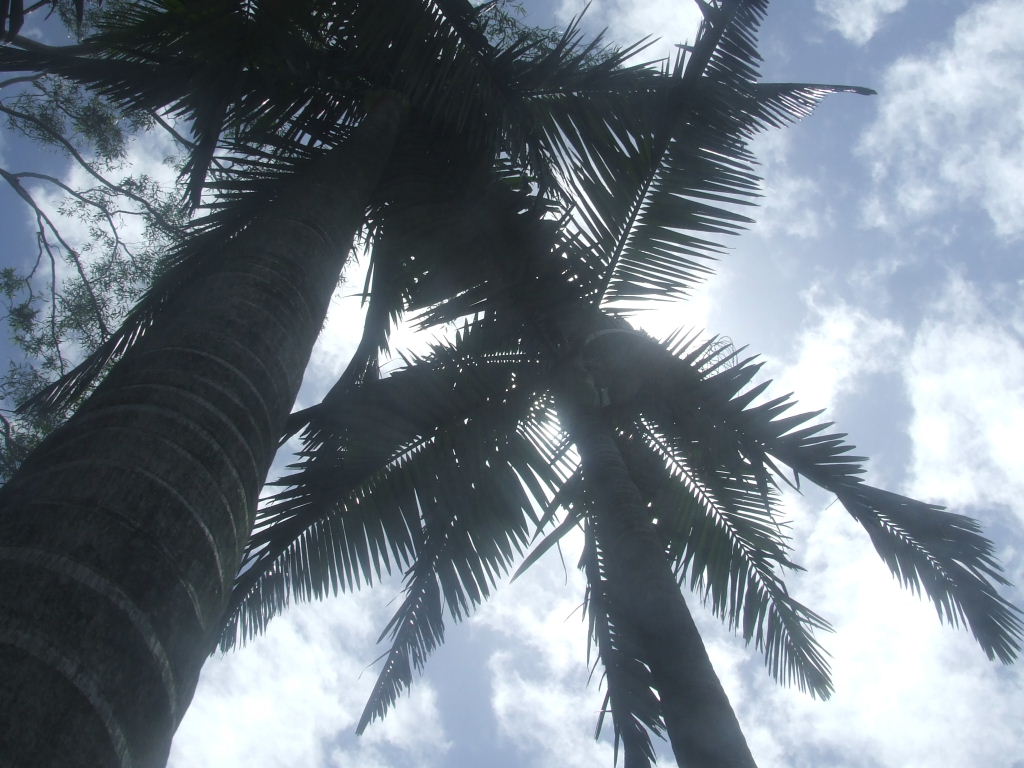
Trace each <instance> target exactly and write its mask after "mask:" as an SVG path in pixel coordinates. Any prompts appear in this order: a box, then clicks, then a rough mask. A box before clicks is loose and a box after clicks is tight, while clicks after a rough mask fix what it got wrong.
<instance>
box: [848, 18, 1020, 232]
mask: <svg viewBox="0 0 1024 768" xmlns="http://www.w3.org/2000/svg"><path fill="white" fill-rule="evenodd" d="M1022 37H1024V2H1021V0H990V1H989V2H986V3H982V4H979V5H976V6H975V7H973V8H971V9H970V10H969V11H967V12H966V13H964V14H963V15H962V16H961V17H960V18H959V19H958V20H957V22H956V25H955V28H954V30H953V33H952V36H951V39H950V40H949V41H948V42H945V43H943V44H942V45H941V46H937V47H935V48H933V49H932V50H931V51H929V53H927V54H925V55H918V56H908V57H905V58H902V59H900V60H898V61H897V62H896V63H895V64H893V65H892V66H890V67H889V69H888V71H887V72H886V75H885V78H884V81H883V84H882V86H881V87H880V88H879V93H880V96H879V97H878V98H879V102H878V103H879V106H880V111H879V114H878V117H877V119H876V120H875V121H874V123H873V124H872V125H871V126H870V127H869V128H868V129H867V131H866V132H865V133H864V135H863V136H862V137H861V140H860V143H859V146H858V153H859V154H860V155H861V156H862V157H863V158H864V159H865V160H866V161H867V162H868V163H869V164H870V165H871V168H872V174H873V178H874V186H875V189H874V193H873V194H872V195H871V197H870V198H869V199H868V201H867V203H866V205H865V209H864V215H865V218H866V220H867V221H868V223H869V224H871V225H873V226H879V227H883V228H892V229H896V228H899V227H901V226H903V225H904V224H906V223H913V222H920V221H922V220H924V219H926V218H927V217H930V216H934V215H937V214H940V213H943V212H947V211H950V212H955V211H956V209H958V208H960V207H962V206H964V205H967V206H969V208H975V209H980V210H982V211H984V213H985V214H987V216H988V217H989V219H990V220H991V222H992V226H993V227H994V229H995V231H996V233H997V234H998V235H1000V236H1001V237H1004V238H1017V237H1020V236H1021V235H1022V234H1024V181H1022V179H1024V57H1022V56H1021V55H1020V40H1021V38H1022Z"/></svg>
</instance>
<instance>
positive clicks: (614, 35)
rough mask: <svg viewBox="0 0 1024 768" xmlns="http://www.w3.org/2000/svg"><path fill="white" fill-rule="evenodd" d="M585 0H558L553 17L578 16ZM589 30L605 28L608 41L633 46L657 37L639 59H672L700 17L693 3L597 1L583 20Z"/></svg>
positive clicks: (564, 20) (694, 31)
mask: <svg viewBox="0 0 1024 768" xmlns="http://www.w3.org/2000/svg"><path fill="white" fill-rule="evenodd" d="M585 6H586V3H585V2H584V0H561V2H560V4H559V6H558V8H557V9H556V11H555V17H556V18H557V19H558V21H559V22H561V23H563V24H564V23H567V22H568V21H569V19H571V18H573V17H575V16H577V15H578V14H579V13H580V12H581V11H582V10H583V9H584V7H585ZM584 19H585V20H586V21H587V23H588V24H589V25H590V27H591V28H596V29H602V28H607V29H608V36H609V39H611V40H615V41H617V42H619V43H632V42H636V41H638V40H640V39H642V38H645V37H647V36H649V35H653V36H655V37H657V38H659V40H658V42H657V43H655V44H654V45H652V46H651V47H650V48H648V49H647V50H646V51H645V52H644V53H643V54H642V55H641V56H640V58H641V59H643V60H652V59H656V58H659V57H666V56H667V57H674V56H675V54H676V50H677V49H676V47H675V46H676V44H677V43H679V44H681V43H692V42H693V41H694V38H695V37H696V34H697V25H698V23H699V22H700V19H701V14H700V10H699V9H698V8H697V6H696V4H695V3H693V2H680V1H679V0H596V1H595V2H592V3H591V4H590V7H589V9H588V10H587V14H586V16H585V17H584Z"/></svg>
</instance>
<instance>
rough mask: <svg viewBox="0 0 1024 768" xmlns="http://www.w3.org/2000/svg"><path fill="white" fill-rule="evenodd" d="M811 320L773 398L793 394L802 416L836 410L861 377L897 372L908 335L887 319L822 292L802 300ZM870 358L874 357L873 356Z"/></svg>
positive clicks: (814, 291)
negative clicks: (904, 335)
mask: <svg viewBox="0 0 1024 768" xmlns="http://www.w3.org/2000/svg"><path fill="white" fill-rule="evenodd" d="M803 299H804V301H805V303H806V304H807V307H808V312H809V315H810V318H809V319H808V320H806V321H805V323H804V328H805V329H804V330H803V331H802V332H801V333H800V334H799V336H798V337H797V341H796V344H795V345H794V347H795V350H796V352H795V357H794V359H793V360H792V362H789V363H788V364H787V365H786V366H785V367H784V368H783V369H782V370H781V372H780V373H778V374H777V375H776V376H775V380H776V382H775V384H774V385H773V387H772V392H775V393H779V394H781V393H785V392H793V393H794V394H795V395H796V398H797V400H798V402H799V403H800V406H801V408H800V410H801V411H804V410H809V409H811V408H833V407H835V405H836V402H837V400H838V398H839V397H840V396H841V395H843V394H846V393H849V392H851V391H853V390H855V389H856V387H857V386H858V384H859V379H860V377H863V376H866V375H870V374H873V373H879V372H883V371H888V370H895V369H896V368H897V367H898V366H899V365H900V363H901V362H902V358H901V357H900V356H899V346H900V343H901V339H902V336H903V332H902V330H901V329H900V327H899V326H898V325H896V324H895V323H893V322H892V321H890V320H887V319H885V318H880V317H877V316H874V315H871V314H869V313H867V312H866V311H865V310H863V309H860V308H858V307H854V306H851V305H849V304H846V303H844V302H842V301H839V300H836V299H829V298H828V297H827V296H825V294H824V292H823V290H822V289H821V288H819V287H813V288H812V289H811V290H810V291H808V292H806V293H805V294H804V295H803ZM868 352H869V353H868Z"/></svg>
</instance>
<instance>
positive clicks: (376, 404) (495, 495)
mask: <svg viewBox="0 0 1024 768" xmlns="http://www.w3.org/2000/svg"><path fill="white" fill-rule="evenodd" d="M532 367H533V363H532V362H530V361H529V360H524V359H523V358H522V356H521V355H520V354H519V353H517V352H516V351H515V350H510V351H508V352H507V353H506V354H503V355H492V356H491V357H489V358H485V357H484V356H482V355H481V356H476V357H474V358H473V359H467V358H465V357H464V354H463V352H461V351H459V348H458V344H457V343H456V345H454V346H452V347H446V346H445V347H438V348H436V349H435V350H434V353H433V354H432V355H431V356H429V357H428V358H426V359H424V360H421V361H413V363H412V364H411V365H410V367H409V368H408V369H405V370H402V371H399V372H397V373H395V374H393V375H391V376H389V377H387V378H384V379H380V380H372V381H366V382H364V383H363V384H361V385H360V386H359V387H357V388H355V389H354V391H352V392H351V393H350V396H349V397H348V398H346V399H345V401H343V402H340V403H337V404H334V405H333V406H332V408H331V409H330V411H331V412H330V413H325V412H320V413H317V420H316V421H314V422H313V423H312V424H311V429H314V430H316V431H317V433H318V435H319V444H318V445H311V446H309V447H307V449H306V450H304V451H303V454H302V459H301V461H300V462H299V463H298V464H297V465H295V467H294V468H295V469H296V471H295V472H293V473H292V474H290V475H286V476H285V477H284V478H282V479H281V480H279V481H277V482H276V483H275V485H278V486H281V487H283V490H282V491H280V492H279V493H277V494H275V495H274V496H272V497H270V498H269V499H268V503H267V504H266V505H265V506H264V507H263V508H261V509H260V511H259V512H258V515H257V522H256V528H255V531H254V533H253V535H252V537H251V539H250V542H249V544H248V546H247V553H248V554H247V556H246V559H245V566H244V568H243V571H242V572H241V573H240V575H239V577H238V579H237V581H236V585H235V590H234V593H233V598H232V602H231V607H230V609H229V614H228V615H229V628H228V631H227V632H226V633H225V636H224V638H223V639H222V644H225V645H231V644H233V643H235V642H237V641H238V640H244V639H248V637H250V636H251V635H252V634H254V633H258V632H260V631H262V629H263V628H264V627H265V625H266V621H267V620H269V618H270V617H271V616H273V615H275V614H276V613H277V612H279V611H280V610H281V609H282V608H283V607H284V606H285V605H286V604H287V603H288V602H289V601H290V600H291V599H300V600H305V599H311V598H312V597H313V596H319V595H321V594H325V593H327V592H329V591H332V590H333V591H336V590H338V589H351V588H354V587H357V586H358V585H359V584H360V583H361V581H363V580H372V579H373V578H374V577H376V578H379V577H380V574H381V572H382V571H390V569H391V568H392V567H393V565H397V564H400V565H403V567H404V566H405V565H408V564H409V563H411V562H412V561H413V559H414V558H415V557H419V556H420V550H421V545H422V541H421V540H420V539H418V538H417V537H418V535H419V534H418V530H419V522H418V520H419V516H420V514H421V512H422V510H423V509H425V508H426V507H427V506H430V505H432V504H441V503H442V501H443V503H444V504H451V505H454V506H452V507H451V509H452V510H455V511H459V510H463V508H464V505H465V504H467V503H469V502H470V501H471V502H472V503H473V504H474V505H476V506H475V507H474V510H466V511H464V512H459V514H463V515H464V518H463V519H464V520H465V521H471V520H473V519H476V518H475V516H476V515H484V517H481V518H480V519H481V520H485V521H486V520H487V519H489V518H486V515H485V513H484V512H481V511H480V510H481V509H485V508H486V507H487V505H488V504H495V503H499V502H500V501H501V500H508V499H512V500H516V503H517V504H519V503H520V502H521V503H522V509H523V514H525V515H526V516H527V518H528V519H530V520H531V521H532V523H533V525H534V526H535V525H536V524H537V522H538V521H537V520H536V519H535V518H534V516H533V510H532V506H531V505H530V504H529V503H528V501H526V499H527V494H529V495H530V496H533V497H534V498H536V499H538V500H540V501H543V500H544V499H545V498H546V497H547V496H549V495H550V492H549V491H547V490H546V489H547V488H549V487H552V486H554V485H555V484H557V483H558V482H559V475H558V469H557V467H553V466H552V462H551V460H550V456H548V455H547V454H546V453H544V452H539V451H540V449H539V448H538V447H537V443H536V440H535V439H534V437H533V436H532V435H531V434H530V433H529V430H519V429H518V428H517V425H518V424H520V423H521V422H522V421H523V420H524V419H525V418H526V417H527V416H530V417H531V418H533V416H532V410H531V409H532V408H533V407H534V406H535V403H536V393H535V392H534V391H532V390H531V388H530V387H529V386H528V383H529V382H528V380H524V375H525V374H529V372H530V370H531V369H532ZM326 410H327V409H324V411H326ZM474 440H479V442H478V443H474V442H473V441H474ZM449 465H451V466H449ZM440 477H444V478H448V479H447V480H445V483H446V484H447V485H446V486H445V489H444V492H445V493H447V494H448V495H447V496H444V499H442V501H438V499H439V498H441V497H439V496H438V495H437V494H436V493H435V494H433V495H424V491H423V489H424V488H428V487H430V488H433V487H435V486H436V484H437V482H439V481H438V478H440ZM520 478H521V480H520ZM524 489H525V490H524ZM453 494H454V495H453ZM456 497H458V498H456ZM456 502H457V503H456ZM502 503H504V502H502ZM460 505H463V506H460ZM517 508H518V507H517ZM517 519H518V518H517ZM467 524H468V522H467ZM517 525H518V524H517ZM513 529H515V530H518V529H517V528H515V526H513ZM471 534H472V536H473V538H472V539H471V541H475V540H476V539H475V537H476V536H477V535H484V533H481V532H479V531H477V532H472V531H471ZM487 535H490V534H487ZM495 535H496V534H495ZM518 535H519V534H516V536H518ZM523 535H525V534H523ZM503 551H504V550H503ZM308 552H317V553H321V558H320V561H318V568H317V569H315V570H312V571H309V570H308V569H307V570H305V571H304V570H303V568H306V566H308V564H309V557H310V556H309V555H308V554H306V553H308ZM388 552H390V553H391V554H390V558H389V556H388ZM322 553H329V555H323V554H322ZM467 556H468V555H467ZM323 563H326V566H324V564H323ZM471 565H472V564H471V563H468V561H467V563H466V565H465V567H467V568H468V567H471ZM461 567H462V566H460V568H461ZM472 567H475V566H472ZM503 567H504V566H503ZM446 590H447V587H446ZM472 594H476V593H472ZM445 595H446V598H445V599H446V600H447V599H448V597H449V596H450V597H451V598H452V599H453V600H455V601H456V602H455V603H453V604H452V605H455V606H456V608H459V607H461V608H463V609H464V608H465V604H464V602H461V598H459V597H458V595H457V594H455V593H451V594H450V595H449V592H447V591H446V592H445ZM471 596H472V595H471Z"/></svg>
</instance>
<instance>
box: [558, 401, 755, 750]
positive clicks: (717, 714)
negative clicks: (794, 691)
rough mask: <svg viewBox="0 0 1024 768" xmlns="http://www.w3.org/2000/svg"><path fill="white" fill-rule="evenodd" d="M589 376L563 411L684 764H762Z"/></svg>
mask: <svg viewBox="0 0 1024 768" xmlns="http://www.w3.org/2000/svg"><path fill="white" fill-rule="evenodd" d="M586 390H587V387H586V385H585V382H582V381H581V382H578V383H577V384H576V386H570V387H569V388H568V390H567V391H568V392H571V393H573V394H563V395H562V396H560V397H559V401H558V402H559V415H560V417H561V418H562V419H563V420H564V424H565V426H566V428H567V429H568V431H569V434H570V435H571V436H572V440H573V442H574V443H575V445H576V449H577V451H579V455H580V465H581V467H582V469H583V477H584V481H585V482H586V484H587V487H588V489H589V491H590V493H591V496H592V498H593V499H594V501H593V505H594V517H593V519H592V522H593V524H594V529H595V532H596V536H597V543H598V546H599V547H600V548H601V550H602V551H603V552H604V562H605V568H606V569H607V577H608V586H607V589H608V593H609V594H608V597H609V599H610V600H611V601H612V604H613V606H614V607H615V609H616V611H617V612H618V613H619V615H621V616H622V617H623V618H624V619H626V620H628V621H629V622H630V624H631V625H632V628H633V629H634V630H635V631H636V633H637V635H638V637H639V638H640V641H641V645H642V651H643V654H644V657H645V661H646V663H647V665H648V666H649V668H650V670H651V677H652V679H653V681H654V686H655V688H656V690H657V692H658V697H659V699H660V701H661V710H662V715H663V717H664V719H665V726H666V730H667V731H668V736H669V740H670V741H671V743H672V751H673V752H674V753H675V756H676V760H677V761H678V763H679V765H680V766H681V767H682V768H756V765H755V763H754V759H753V757H752V756H751V754H750V750H749V748H748V747H747V743H746V739H745V738H744V736H743V732H742V731H741V730H740V726H739V722H738V721H737V719H736V715H735V713H734V712H733V710H732V706H731V705H730V704H729V700H728V698H727V696H726V694H725V691H724V689H723V688H722V684H721V682H720V681H719V679H718V676H717V675H716V674H715V670H714V668H713V667H712V666H711V660H710V659H709V658H708V654H707V651H706V650H705V648H704V643H703V641H702V640H701V638H700V634H699V632H698V631H697V627H696V625H695V624H694V622H693V618H692V617H691V615H690V612H689V610H688V609H687V607H686V603H685V601H684V600H683V596H682V594H681V593H680V591H679V585H678V583H677V582H676V580H675V577H674V576H673V574H672V570H671V568H670V567H669V564H668V560H667V558H666V556H665V550H664V547H663V546H661V544H660V543H659V542H658V538H657V534H656V532H655V530H654V526H653V525H652V524H651V522H650V520H649V519H648V517H647V516H646V515H645V514H644V502H643V498H642V496H641V494H640V491H639V489H638V488H637V486H636V484H635V483H634V482H633V479H632V477H631V476H630V473H629V469H628V467H627V466H626V463H625V461H624V460H623V457H622V454H621V452H620V450H619V447H618V445H617V443H616V439H615V431H614V426H613V424H612V422H611V420H610V418H609V416H608V413H607V411H606V410H604V409H602V408H600V407H599V405H597V404H595V403H589V402H584V400H585V397H581V394H580V393H586Z"/></svg>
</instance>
